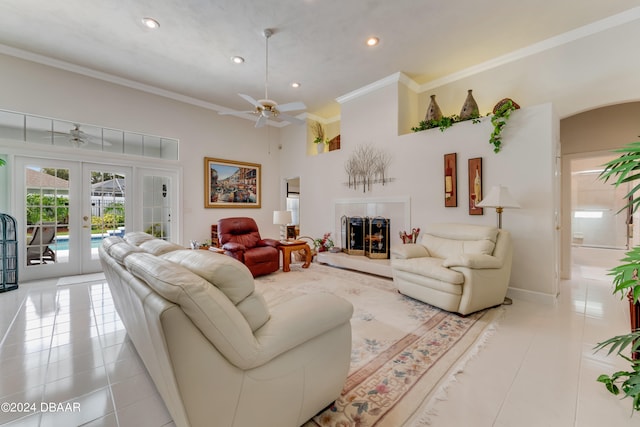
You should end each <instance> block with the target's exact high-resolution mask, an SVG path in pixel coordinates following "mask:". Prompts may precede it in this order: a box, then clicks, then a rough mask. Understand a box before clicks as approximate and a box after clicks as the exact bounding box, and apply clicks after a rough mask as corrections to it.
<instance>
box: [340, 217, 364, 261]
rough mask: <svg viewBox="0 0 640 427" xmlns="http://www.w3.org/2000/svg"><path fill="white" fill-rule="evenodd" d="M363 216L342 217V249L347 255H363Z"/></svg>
mask: <svg viewBox="0 0 640 427" xmlns="http://www.w3.org/2000/svg"><path fill="white" fill-rule="evenodd" d="M364 229H365V218H363V217H361V216H351V217H348V216H343V217H342V246H343V248H342V250H343V252H346V253H348V254H349V255H364Z"/></svg>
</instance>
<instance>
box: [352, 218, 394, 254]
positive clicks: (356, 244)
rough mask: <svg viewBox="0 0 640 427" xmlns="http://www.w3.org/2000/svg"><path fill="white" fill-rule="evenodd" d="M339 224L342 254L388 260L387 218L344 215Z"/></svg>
mask: <svg viewBox="0 0 640 427" xmlns="http://www.w3.org/2000/svg"><path fill="white" fill-rule="evenodd" d="M341 224H342V226H341V237H342V245H343V248H342V251H343V252H345V253H347V254H349V255H365V256H367V257H369V258H375V259H388V258H389V243H390V242H389V227H390V224H391V221H390V220H389V219H388V218H383V217H374V218H369V217H361V216H351V217H350V216H346V215H344V216H343V217H342V219H341Z"/></svg>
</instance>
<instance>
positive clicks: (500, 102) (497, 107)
mask: <svg viewBox="0 0 640 427" xmlns="http://www.w3.org/2000/svg"><path fill="white" fill-rule="evenodd" d="M509 101H511V103H512V104H513V108H515V109H516V110H518V109H519V108H520V106H519V105H518V104H517V103H516V102H515V101H514V100H513V99H511V98H503V99H501V100H500V101H498V103H497V104H496V105H495V106H494V107H493V114H495V113H496V111H498V110H499V109H500V108H501V107H502V106H503V105H504V104H505V103H507V102H509Z"/></svg>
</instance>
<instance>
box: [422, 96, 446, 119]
mask: <svg viewBox="0 0 640 427" xmlns="http://www.w3.org/2000/svg"><path fill="white" fill-rule="evenodd" d="M441 118H442V111H440V107H439V106H438V103H437V102H436V96H435V95H431V102H429V108H427V114H426V115H425V116H424V121H425V122H428V121H429V120H440V119H441Z"/></svg>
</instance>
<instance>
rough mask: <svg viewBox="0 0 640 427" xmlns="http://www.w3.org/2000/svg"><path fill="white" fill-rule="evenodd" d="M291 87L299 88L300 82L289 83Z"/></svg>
mask: <svg viewBox="0 0 640 427" xmlns="http://www.w3.org/2000/svg"><path fill="white" fill-rule="evenodd" d="M291 87H293V88H296V89H297V88H299V87H300V83H298V82H293V83H291Z"/></svg>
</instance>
